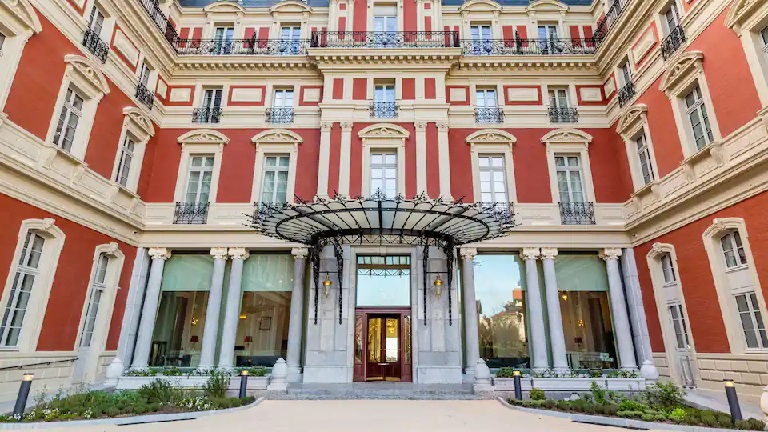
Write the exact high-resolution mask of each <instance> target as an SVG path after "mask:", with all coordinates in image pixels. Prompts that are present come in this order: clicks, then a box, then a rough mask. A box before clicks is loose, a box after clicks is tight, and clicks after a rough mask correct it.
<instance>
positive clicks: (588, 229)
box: [0, 0, 768, 399]
mask: <svg viewBox="0 0 768 432" xmlns="http://www.w3.org/2000/svg"><path fill="white" fill-rule="evenodd" d="M767 47H768V4H764V2H761V1H750V0H668V1H662V0H614V1H590V0H563V1H556V0H537V1H531V2H529V1H527V0H502V1H500V2H497V1H494V0H468V1H463V2H462V1H455V0H442V1H433V0H393V1H390V0H367V1H363V0H330V1H325V0H309V1H306V2H303V1H295V0H285V1H274V2H273V1H266V2H265V1H256V0H241V1H208V0H159V1H158V0H123V1H117V0H45V1H43V0H7V1H4V2H2V3H0V50H1V52H2V57H0V59H2V60H0V110H1V112H0V201H2V205H1V206H0V209H1V210H0V215H2V218H1V219H2V220H3V221H4V222H5V224H3V228H2V229H0V272H5V273H4V275H5V279H4V280H5V282H4V286H3V290H2V296H1V297H0V307H2V308H3V310H4V314H3V318H2V322H0V398H3V399H12V398H13V397H14V395H15V391H16V388H17V383H18V381H19V379H20V376H21V374H22V373H23V372H24V371H28V370H31V371H33V372H35V374H36V380H35V385H38V386H42V385H47V386H48V387H49V388H51V387H56V386H59V385H65V386H66V385H71V384H74V383H94V382H103V381H105V380H109V381H110V382H119V380H120V377H122V376H125V374H126V373H128V372H127V371H130V370H143V369H146V368H148V367H180V368H189V369H197V368H200V369H210V368H232V367H238V366H239V367H245V366H252V365H263V366H269V367H271V366H272V365H274V364H275V362H276V361H277V359H279V358H284V359H285V360H286V361H287V364H288V368H289V381H292V382H307V383H310V382H314V383H336V382H353V381H412V382H416V383H461V382H466V381H470V380H472V376H473V373H474V368H475V365H476V364H477V363H478V360H479V359H483V360H484V361H485V363H486V364H487V365H488V366H489V367H490V368H491V370H492V371H494V372H495V371H497V370H498V368H503V367H512V368H518V369H523V370H526V371H527V370H530V371H532V373H535V374H545V375H546V374H549V375H552V374H570V373H571V371H575V372H576V373H577V374H587V375H588V374H593V373H595V371H597V372H598V373H604V374H605V375H606V376H617V373H616V372H611V371H614V370H623V371H624V372H622V373H623V374H624V375H622V376H633V377H634V376H636V377H637V379H638V380H639V381H643V380H644V379H651V380H653V379H656V378H657V377H658V376H661V377H662V379H669V380H673V381H675V382H677V383H678V384H681V385H685V386H689V387H703V388H719V387H720V386H721V381H722V379H723V378H724V377H730V378H734V379H735V381H736V382H737V385H738V386H740V391H741V392H742V394H746V395H752V396H757V395H759V394H760V393H761V391H762V388H763V387H764V386H765V385H766V384H768V336H766V329H765V324H764V317H765V316H766V314H768V311H766V303H765V299H764V293H763V290H762V286H761V282H760V281H761V280H765V278H766V277H768V275H766V274H765V272H766V271H768V270H766V269H768V255H766V254H765V253H764V252H763V251H764V250H768V244H766V243H768V238H766V236H765V235H764V234H763V232H765V231H766V228H767V227H766V225H768V222H766V221H765V218H764V217H763V213H764V209H765V208H768V196H766V195H765V194H764V193H763V192H764V189H765V185H767V184H768V177H766V176H765V174H764V171H765V169H764V168H763V165H762V164H763V163H764V158H766V157H768V156H766V155H768V151H766V150H768V142H766V141H767V140H768V110H767V109H766V107H768V54H766V53H768V48H767ZM749 234H752V235H751V236H750V235H749ZM0 279H2V278H0Z"/></svg>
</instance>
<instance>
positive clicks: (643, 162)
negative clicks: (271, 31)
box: [635, 132, 656, 184]
mask: <svg viewBox="0 0 768 432" xmlns="http://www.w3.org/2000/svg"><path fill="white" fill-rule="evenodd" d="M635 144H636V145H637V160H638V161H639V162H640V172H641V173H642V174H643V183H644V184H648V183H650V182H652V181H653V180H655V179H656V175H655V174H654V172H653V164H652V163H651V152H650V150H649V148H648V139H647V138H646V137H645V132H643V133H641V134H640V135H639V136H638V137H637V139H635Z"/></svg>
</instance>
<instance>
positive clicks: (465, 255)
mask: <svg viewBox="0 0 768 432" xmlns="http://www.w3.org/2000/svg"><path fill="white" fill-rule="evenodd" d="M475 255H477V249H475V248H461V258H462V260H463V261H462V268H461V294H462V297H463V299H462V300H463V303H464V330H465V331H466V334H465V338H464V349H465V358H466V362H467V369H466V374H467V375H474V373H475V366H476V365H477V360H478V359H479V358H480V342H479V341H478V316H477V297H476V296H475V268H474V262H473V260H474V259H475Z"/></svg>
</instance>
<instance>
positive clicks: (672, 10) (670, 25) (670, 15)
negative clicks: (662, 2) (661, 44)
mask: <svg viewBox="0 0 768 432" xmlns="http://www.w3.org/2000/svg"><path fill="white" fill-rule="evenodd" d="M664 24H665V26H666V29H665V30H666V32H667V34H670V33H672V30H674V29H675V28H677V26H679V25H680V14H679V13H678V11H677V3H674V2H672V4H671V5H670V6H669V9H667V10H666V12H664Z"/></svg>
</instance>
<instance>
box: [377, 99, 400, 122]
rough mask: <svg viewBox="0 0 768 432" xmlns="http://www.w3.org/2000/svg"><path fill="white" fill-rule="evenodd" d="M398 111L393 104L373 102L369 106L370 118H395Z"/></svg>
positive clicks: (397, 107) (395, 104)
mask: <svg viewBox="0 0 768 432" xmlns="http://www.w3.org/2000/svg"><path fill="white" fill-rule="evenodd" d="M398 109H400V107H399V106H397V103H395V102H374V103H372V104H371V117H372V118H395V117H397V110H398Z"/></svg>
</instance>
